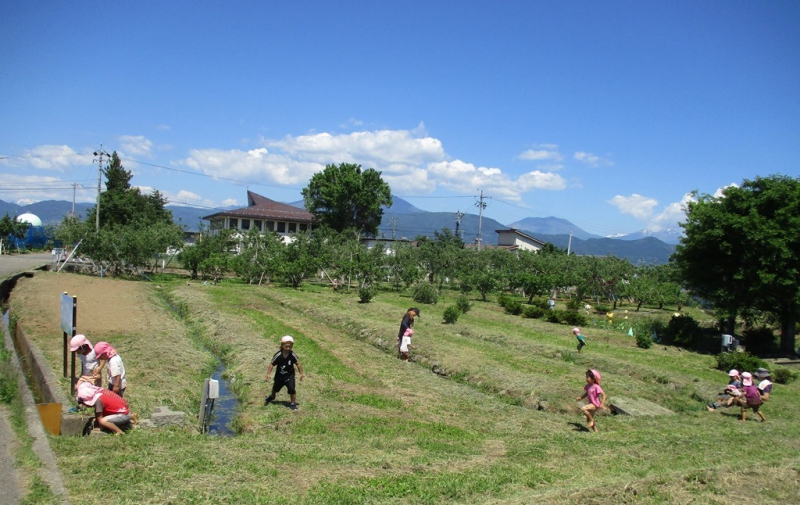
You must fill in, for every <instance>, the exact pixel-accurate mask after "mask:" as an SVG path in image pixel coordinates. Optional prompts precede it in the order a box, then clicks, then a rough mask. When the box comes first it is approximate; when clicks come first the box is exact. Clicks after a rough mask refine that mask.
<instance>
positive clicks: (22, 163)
mask: <svg viewBox="0 0 800 505" xmlns="http://www.w3.org/2000/svg"><path fill="white" fill-rule="evenodd" d="M92 160H93V156H92V155H91V153H89V154H80V153H77V152H76V151H75V150H74V149H72V148H71V147H69V146H66V145H60V146H59V145H42V146H38V147H34V148H33V149H28V150H25V151H23V152H22V154H21V155H19V156H9V157H8V158H4V159H0V163H1V164H3V165H6V166H10V167H33V168H37V169H39V170H52V171H55V172H63V171H65V170H66V169H68V168H70V167H73V166H81V165H91V164H92Z"/></svg>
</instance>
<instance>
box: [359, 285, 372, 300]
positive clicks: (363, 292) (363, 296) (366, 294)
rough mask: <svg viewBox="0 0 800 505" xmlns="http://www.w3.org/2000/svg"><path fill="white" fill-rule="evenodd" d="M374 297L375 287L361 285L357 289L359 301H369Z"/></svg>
mask: <svg viewBox="0 0 800 505" xmlns="http://www.w3.org/2000/svg"><path fill="white" fill-rule="evenodd" d="M374 297H375V288H374V287H372V286H362V287H361V289H359V290H358V298H359V300H361V303H369V302H370V301H371V300H372V299H373V298H374Z"/></svg>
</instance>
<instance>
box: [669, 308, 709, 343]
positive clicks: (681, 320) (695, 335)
mask: <svg viewBox="0 0 800 505" xmlns="http://www.w3.org/2000/svg"><path fill="white" fill-rule="evenodd" d="M664 340H666V342H667V343H671V344H674V345H677V346H678V347H683V348H684V349H697V348H698V347H699V346H700V344H702V342H703V330H702V328H700V325H699V324H697V321H695V320H694V319H692V318H691V317H690V316H680V317H673V318H672V319H670V320H669V324H667V327H666V329H665V330H664Z"/></svg>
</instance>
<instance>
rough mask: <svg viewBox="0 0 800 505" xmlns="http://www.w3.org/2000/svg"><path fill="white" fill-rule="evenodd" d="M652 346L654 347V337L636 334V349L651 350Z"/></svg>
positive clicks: (646, 334)
mask: <svg viewBox="0 0 800 505" xmlns="http://www.w3.org/2000/svg"><path fill="white" fill-rule="evenodd" d="M652 345H653V337H651V336H650V335H649V334H648V333H637V334H636V347H640V348H642V349H650V347H651V346H652Z"/></svg>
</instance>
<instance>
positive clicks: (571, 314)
mask: <svg viewBox="0 0 800 505" xmlns="http://www.w3.org/2000/svg"><path fill="white" fill-rule="evenodd" d="M557 312H559V313H560V315H559V318H560V320H561V322H562V323H566V324H568V325H570V326H586V323H587V322H588V321H589V320H588V319H587V318H586V315H585V314H583V313H581V312H578V311H576V310H561V311H557Z"/></svg>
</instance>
